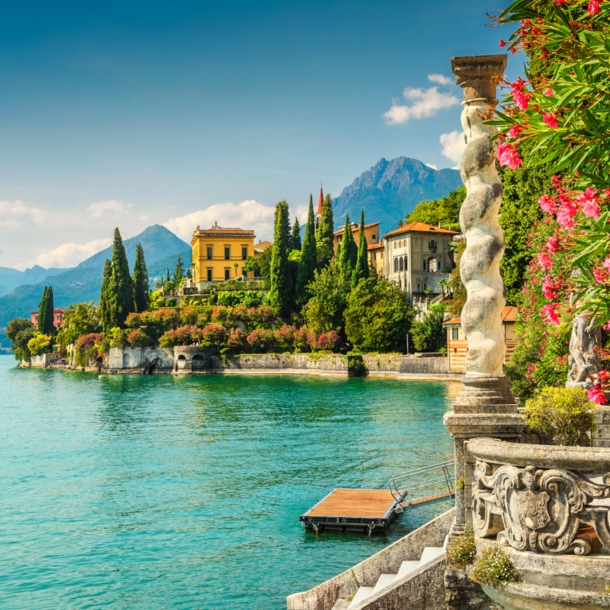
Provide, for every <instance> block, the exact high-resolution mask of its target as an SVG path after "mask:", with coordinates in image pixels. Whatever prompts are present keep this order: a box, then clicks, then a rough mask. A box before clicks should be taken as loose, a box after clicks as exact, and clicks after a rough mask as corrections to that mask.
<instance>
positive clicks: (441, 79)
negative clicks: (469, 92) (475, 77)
mask: <svg viewBox="0 0 610 610" xmlns="http://www.w3.org/2000/svg"><path fill="white" fill-rule="evenodd" d="M428 80H429V81H430V82H431V83H437V84H439V85H455V82H454V80H453V79H452V78H449V77H448V76H444V75H443V74H428Z"/></svg>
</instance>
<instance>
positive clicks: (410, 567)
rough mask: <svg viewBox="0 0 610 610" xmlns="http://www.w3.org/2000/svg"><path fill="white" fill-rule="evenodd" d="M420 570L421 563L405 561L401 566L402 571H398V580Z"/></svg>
mask: <svg viewBox="0 0 610 610" xmlns="http://www.w3.org/2000/svg"><path fill="white" fill-rule="evenodd" d="M417 568H419V561H403V562H402V563H401V564H400V570H398V575H397V578H402V577H403V576H406V575H407V574H411V572H415V570H417Z"/></svg>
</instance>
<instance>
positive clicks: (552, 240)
mask: <svg viewBox="0 0 610 610" xmlns="http://www.w3.org/2000/svg"><path fill="white" fill-rule="evenodd" d="M544 247H545V248H546V249H547V250H548V251H549V252H550V253H551V254H555V252H557V250H559V236H558V235H553V236H552V237H549V238H548V240H547V242H546V244H545V246H544Z"/></svg>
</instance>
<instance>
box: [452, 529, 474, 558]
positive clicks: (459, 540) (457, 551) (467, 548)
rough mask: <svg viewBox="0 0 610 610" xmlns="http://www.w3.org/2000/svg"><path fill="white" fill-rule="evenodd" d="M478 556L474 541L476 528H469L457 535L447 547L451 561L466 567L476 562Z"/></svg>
mask: <svg viewBox="0 0 610 610" xmlns="http://www.w3.org/2000/svg"><path fill="white" fill-rule="evenodd" d="M476 556H477V547H476V545H475V542H474V530H473V529H472V527H470V528H468V529H467V530H466V532H465V533H464V535H462V536H456V537H455V538H454V539H453V541H452V542H451V544H450V545H449V548H448V549H447V559H448V560H449V563H450V564H452V565H456V566H461V567H465V566H467V565H469V564H471V563H473V562H474V560H475V558H476Z"/></svg>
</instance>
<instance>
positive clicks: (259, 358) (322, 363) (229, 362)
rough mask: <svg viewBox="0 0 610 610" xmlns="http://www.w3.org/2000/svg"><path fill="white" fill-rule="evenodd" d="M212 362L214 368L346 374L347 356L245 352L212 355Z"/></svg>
mask: <svg viewBox="0 0 610 610" xmlns="http://www.w3.org/2000/svg"><path fill="white" fill-rule="evenodd" d="M212 362H213V368H214V370H231V369H238V370H257V369H258V370H265V369H266V370H276V369H302V370H318V371H330V372H336V373H345V374H346V375H347V358H345V357H343V356H322V357H320V358H312V357H310V356H309V354H245V355H242V356H232V357H229V358H224V359H223V358H219V357H214V358H213V359H212Z"/></svg>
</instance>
